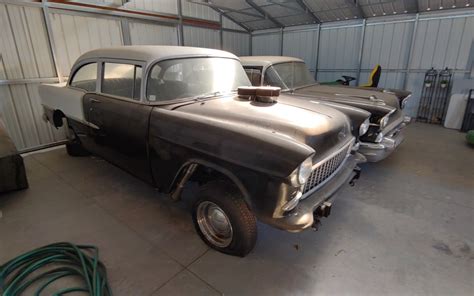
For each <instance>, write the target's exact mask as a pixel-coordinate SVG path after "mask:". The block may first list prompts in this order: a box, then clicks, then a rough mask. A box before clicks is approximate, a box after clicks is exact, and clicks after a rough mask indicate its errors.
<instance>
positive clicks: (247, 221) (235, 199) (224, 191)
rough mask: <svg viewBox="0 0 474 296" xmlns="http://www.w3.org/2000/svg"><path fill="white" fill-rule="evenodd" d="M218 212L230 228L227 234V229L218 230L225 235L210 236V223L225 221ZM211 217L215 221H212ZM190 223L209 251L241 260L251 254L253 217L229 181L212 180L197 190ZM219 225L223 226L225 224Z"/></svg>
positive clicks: (255, 227)
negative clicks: (211, 249) (191, 222)
mask: <svg viewBox="0 0 474 296" xmlns="http://www.w3.org/2000/svg"><path fill="white" fill-rule="evenodd" d="M219 211H221V212H222V213H223V214H224V216H225V217H224V218H226V219H227V220H226V221H227V223H228V224H229V225H230V226H231V227H230V232H229V229H228V228H226V227H221V230H223V231H222V232H223V233H225V234H223V235H222V236H213V235H211V234H210V233H212V232H213V231H214V229H215V228H214V227H213V226H209V225H212V223H211V222H209V220H213V221H214V222H213V223H216V224H219V223H220V222H222V220H225V219H224V218H223V216H222V215H221V214H222V213H220V212H219ZM210 213H213V215H211V214H210ZM211 216H212V217H215V218H214V219H211V218H210V217H211ZM204 217H207V219H206V218H204ZM193 222H194V227H195V228H196V231H197V232H198V234H199V236H200V237H201V239H202V240H203V241H204V242H205V243H206V244H207V245H209V246H210V247H211V248H213V249H215V250H217V251H219V252H222V253H225V254H229V255H234V256H240V257H244V256H246V255H247V254H248V253H250V251H252V249H253V248H254V246H255V242H256V241H257V220H256V218H255V215H254V214H253V213H252V211H251V210H250V209H249V207H248V206H247V204H246V203H245V201H244V199H243V198H242V194H241V193H240V192H239V190H237V188H235V186H233V184H230V183H228V182H224V181H212V182H209V183H207V184H205V185H203V186H202V187H201V188H200V189H199V193H198V200H197V201H196V203H195V204H194V206H193ZM220 224H221V225H226V223H220ZM206 226H207V227H206ZM218 228H219V227H218ZM214 233H215V232H214ZM229 237H230V238H229Z"/></svg>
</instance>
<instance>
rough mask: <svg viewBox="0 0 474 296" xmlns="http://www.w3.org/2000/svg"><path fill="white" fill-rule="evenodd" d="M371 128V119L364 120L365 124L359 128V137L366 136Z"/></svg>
mask: <svg viewBox="0 0 474 296" xmlns="http://www.w3.org/2000/svg"><path fill="white" fill-rule="evenodd" d="M369 127H370V119H369V118H367V119H366V120H364V122H362V124H361V125H360V127H359V136H363V135H365V134H366V133H367V131H368V130H369Z"/></svg>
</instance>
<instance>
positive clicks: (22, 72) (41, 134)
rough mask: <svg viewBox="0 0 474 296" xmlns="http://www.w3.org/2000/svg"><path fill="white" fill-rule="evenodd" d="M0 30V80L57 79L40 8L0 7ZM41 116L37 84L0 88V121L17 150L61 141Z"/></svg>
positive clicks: (56, 132)
mask: <svg viewBox="0 0 474 296" xmlns="http://www.w3.org/2000/svg"><path fill="white" fill-rule="evenodd" d="M0 28H1V29H0V40H1V42H0V54H1V56H0V80H14V79H25V78H30V79H35V78H51V77H55V76H56V73H55V70H54V65H53V61H52V57H51V53H50V51H49V46H48V41H47V35H46V32H45V29H44V22H43V16H42V11H41V10H40V9H39V8H34V7H19V6H14V5H4V4H0ZM41 116H42V108H41V105H40V103H39V98H38V83H31V84H25V83H18V84H13V85H1V86H0V119H1V120H2V121H3V122H4V123H5V126H6V127H7V129H8V131H9V133H10V135H11V137H12V139H13V141H14V142H15V144H16V145H17V148H18V149H25V148H28V147H33V146H40V145H43V144H47V143H50V142H54V141H58V140H60V139H62V138H63V133H62V132H61V131H57V130H56V129H52V128H51V127H50V126H49V125H47V124H46V123H44V121H42V119H41Z"/></svg>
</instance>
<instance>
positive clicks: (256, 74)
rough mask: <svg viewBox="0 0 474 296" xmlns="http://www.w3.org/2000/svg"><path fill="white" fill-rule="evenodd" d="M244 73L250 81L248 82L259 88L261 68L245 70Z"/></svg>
mask: <svg viewBox="0 0 474 296" xmlns="http://www.w3.org/2000/svg"><path fill="white" fill-rule="evenodd" d="M245 73H247V76H248V77H249V79H250V82H251V83H252V85H254V86H260V83H261V79H262V68H260V69H255V68H245Z"/></svg>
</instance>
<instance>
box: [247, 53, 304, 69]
mask: <svg viewBox="0 0 474 296" xmlns="http://www.w3.org/2000/svg"><path fill="white" fill-rule="evenodd" d="M240 62H241V63H242V65H244V66H261V67H268V66H271V65H274V64H279V63H288V62H302V63H304V62H303V60H302V59H298V58H294V57H285V56H246V57H240Z"/></svg>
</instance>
